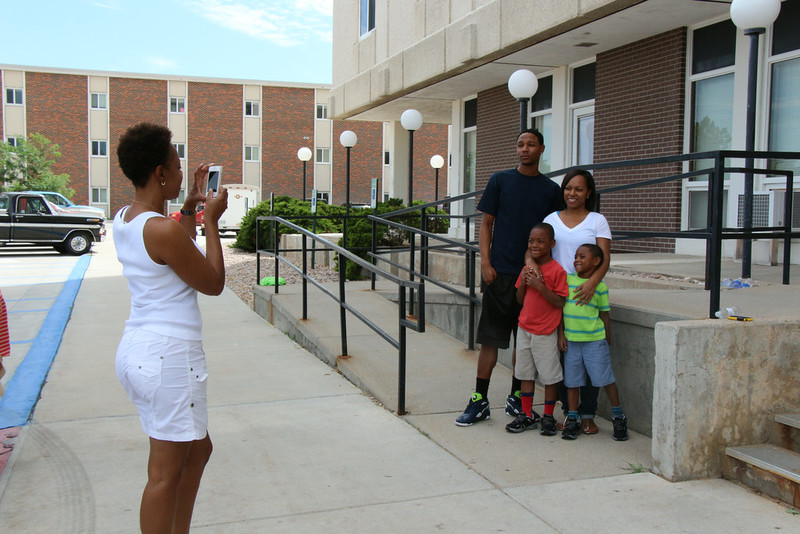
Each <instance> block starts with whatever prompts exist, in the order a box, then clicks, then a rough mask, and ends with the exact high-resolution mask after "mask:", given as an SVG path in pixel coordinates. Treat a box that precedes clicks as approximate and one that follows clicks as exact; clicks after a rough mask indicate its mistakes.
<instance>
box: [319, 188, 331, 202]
mask: <svg viewBox="0 0 800 534" xmlns="http://www.w3.org/2000/svg"><path fill="white" fill-rule="evenodd" d="M328 195H329V193H328V192H327V191H317V202H324V203H325V204H327V203H328Z"/></svg>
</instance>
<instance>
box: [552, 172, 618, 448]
mask: <svg viewBox="0 0 800 534" xmlns="http://www.w3.org/2000/svg"><path fill="white" fill-rule="evenodd" d="M561 195H562V198H563V199H564V205H565V206H566V209H563V210H561V211H555V212H553V213H551V214H550V215H548V216H547V217H545V219H544V222H546V223H549V224H550V225H552V227H553V230H554V232H555V237H556V246H555V247H553V249H552V251H551V253H552V254H553V259H554V260H556V261H557V262H558V264H559V265H561V267H563V268H564V270H565V271H566V272H567V273H572V272H575V266H574V261H575V252H576V251H577V250H578V247H580V246H581V245H583V244H584V243H593V244H596V245H597V246H599V247H600V248H601V249H603V255H604V259H603V264H602V265H600V267H599V268H598V269H597V270H596V271H595V272H594V274H592V276H591V277H590V278H589V280H587V281H586V282H585V283H584V284H582V285H580V286H578V289H577V290H576V291H575V292H574V293H573V295H574V297H573V298H575V300H577V301H578V302H581V303H584V304H585V303H587V302H589V301H591V299H592V296H593V295H594V291H595V288H597V284H599V283H600V281H601V280H603V277H604V276H605V275H606V273H607V272H608V267H609V265H610V264H611V229H610V228H609V226H608V222H607V221H606V218H605V217H603V216H602V215H601V214H599V213H597V212H596V211H594V206H596V205H597V198H596V192H595V185H594V178H593V177H592V173H590V172H589V171H585V170H582V169H575V170H573V171H570V172H568V173H567V174H566V176H564V180H563V181H562V182H561ZM562 386H563V383H562ZM561 389H563V390H564V391H563V396H561V395H559V397H561V399H562V402H565V401H566V390H565V389H566V388H563V387H562V388H561ZM599 391H600V390H599V389H598V388H596V387H594V386H592V385H588V384H587V385H586V386H584V387H582V388H581V405H580V406H579V407H578V411H579V412H580V416H581V429H582V431H583V432H584V433H586V434H596V433H597V425H596V424H595V422H594V417H595V415H596V414H597V395H598V393H599ZM560 393H561V392H560ZM564 405H565V406H566V404H564ZM561 426H563V423H562V424H561V425H559V427H561Z"/></svg>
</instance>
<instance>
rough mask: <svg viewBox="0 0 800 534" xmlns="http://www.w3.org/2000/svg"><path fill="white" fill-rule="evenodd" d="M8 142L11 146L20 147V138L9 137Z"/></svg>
mask: <svg viewBox="0 0 800 534" xmlns="http://www.w3.org/2000/svg"><path fill="white" fill-rule="evenodd" d="M6 142H7V143H8V144H9V145H11V146H19V138H17V137H9V138H7V139H6Z"/></svg>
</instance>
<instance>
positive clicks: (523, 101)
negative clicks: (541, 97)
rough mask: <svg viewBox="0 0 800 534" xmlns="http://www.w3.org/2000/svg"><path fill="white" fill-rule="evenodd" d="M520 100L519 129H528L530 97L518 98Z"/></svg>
mask: <svg viewBox="0 0 800 534" xmlns="http://www.w3.org/2000/svg"><path fill="white" fill-rule="evenodd" d="M517 100H519V131H520V132H521V131H523V130H527V129H528V99H527V98H518V99H517Z"/></svg>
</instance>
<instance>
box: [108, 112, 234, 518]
mask: <svg viewBox="0 0 800 534" xmlns="http://www.w3.org/2000/svg"><path fill="white" fill-rule="evenodd" d="M117 157H118V158H119V165H120V167H121V168H122V172H123V173H124V174H125V176H126V177H128V179H130V181H131V182H132V184H133V190H134V192H133V198H134V200H133V202H132V203H131V204H130V205H129V206H125V207H124V208H122V209H121V210H120V211H119V212H118V213H117V215H116V216H115V217H114V245H115V247H116V249H117V258H118V259H119V261H120V262H121V263H122V274H123V275H124V276H125V278H127V280H128V288H129V290H130V293H131V312H130V316H129V318H128V320H127V321H126V323H125V331H124V333H123V335H122V340H121V341H120V344H119V347H118V349H117V358H116V369H117V376H118V377H119V380H120V383H121V384H122V386H123V388H124V389H125V392H126V393H127V394H128V396H129V397H130V399H131V401H132V402H133V404H134V405H135V406H136V409H137V410H138V412H139V418H140V420H141V423H142V428H143V429H144V431H145V432H146V433H147V435H148V436H149V444H150V455H149V458H148V462H147V484H146V486H145V489H144V492H143V494H142V502H141V507H140V511H139V523H140V528H141V531H142V532H188V531H189V526H190V524H191V519H192V510H193V508H194V502H195V498H196V496H197V490H198V488H199V486H200V479H201V478H202V476H203V471H204V469H205V466H206V463H207V462H208V459H209V457H210V456H211V450H212V445H211V439H210V438H209V435H208V431H207V426H208V408H207V401H206V383H207V377H208V374H207V370H206V360H205V354H204V352H203V345H202V319H201V317H200V308H199V306H198V303H197V292H198V291H199V292H201V293H204V294H207V295H219V294H220V293H222V290H223V289H224V288H225V264H224V262H223V258H222V246H221V244H220V240H219V227H218V221H219V218H220V216H221V215H222V213H223V212H224V211H225V208H226V207H227V192H226V191H225V189H224V188H221V189H220V190H219V192H218V193H217V195H216V197H212V196H211V195H210V194H209V195H208V197H206V195H205V194H203V192H202V190H201V189H200V188H201V187H202V188H205V184H206V179H207V177H208V168H209V165H205V164H204V165H200V166H199V167H198V168H197V170H196V171H195V173H194V183H193V184H192V187H191V189H190V190H189V191H188V192H187V195H186V200H185V202H184V204H183V209H181V215H182V217H181V220H180V222H177V221H174V220H172V219H170V218H169V217H165V216H164V205H165V203H166V202H167V201H168V200H171V199H174V198H177V197H178V194H179V193H180V191H181V185H182V183H183V173H182V172H181V163H180V159H179V157H178V153H177V151H176V150H175V147H174V146H173V145H172V132H170V131H169V129H168V128H166V127H164V126H160V125H157V124H149V123H142V124H138V125H136V126H133V127H131V128H129V129H128V130H127V131H126V132H125V133H124V134H123V135H122V136H121V137H120V140H119V145H118V147H117ZM201 202H205V214H204V218H205V229H206V251H205V253H204V252H203V250H202V249H200V247H198V246H197V243H196V242H195V232H196V230H195V214H194V210H195V208H196V206H197V205H198V204H199V203H201Z"/></svg>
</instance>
